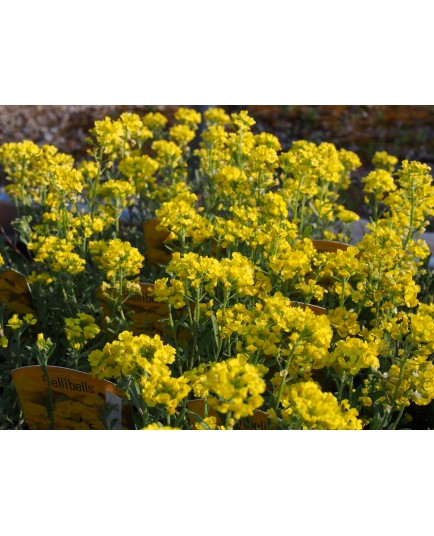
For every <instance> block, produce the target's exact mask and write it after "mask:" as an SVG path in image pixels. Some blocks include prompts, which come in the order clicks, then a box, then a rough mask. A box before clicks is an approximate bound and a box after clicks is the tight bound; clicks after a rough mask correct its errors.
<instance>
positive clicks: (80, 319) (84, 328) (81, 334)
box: [65, 313, 101, 350]
mask: <svg viewBox="0 0 434 536" xmlns="http://www.w3.org/2000/svg"><path fill="white" fill-rule="evenodd" d="M100 331H101V329H100V327H99V326H98V324H96V323H95V318H94V317H93V316H92V315H88V314H86V313H78V315H77V316H76V317H75V318H65V333H66V339H67V340H68V342H69V344H70V345H71V347H72V348H74V349H75V350H80V349H81V348H83V346H84V345H85V344H86V343H87V341H89V340H91V339H94V338H95V337H96V336H97V335H98V333H99V332H100Z"/></svg>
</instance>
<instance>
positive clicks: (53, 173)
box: [0, 108, 434, 430]
mask: <svg viewBox="0 0 434 536" xmlns="http://www.w3.org/2000/svg"><path fill="white" fill-rule="evenodd" d="M203 119H204V122H205V125H206V126H205V129H204V130H203V131H202V132H201V134H200V142H199V146H198V148H197V149H196V150H194V151H191V149H190V144H191V142H192V141H193V140H194V139H195V137H196V134H197V129H198V125H199V124H200V122H201V120H202V118H201V116H200V114H199V113H197V112H196V111H195V110H193V109H187V108H179V109H178V110H177V112H176V113H175V114H174V118H173V120H172V121H171V122H170V123H169V121H168V119H167V118H166V117H165V116H164V115H162V114H161V113H158V112H157V113H148V114H147V115H145V116H144V117H140V116H139V115H137V114H131V113H124V114H122V115H121V116H120V117H119V118H118V119H116V120H112V119H110V118H106V119H105V120H103V121H96V123H95V126H94V128H93V129H92V130H91V132H90V137H89V140H88V141H89V151H88V158H87V159H86V160H84V161H81V162H79V163H78V164H76V163H75V162H74V161H73V158H72V157H71V156H69V155H67V154H61V153H59V152H58V150H57V149H56V148H55V147H53V146H47V145H45V146H42V147H39V146H37V145H35V144H34V143H32V142H31V141H24V142H22V143H7V144H5V145H3V146H1V147H0V162H1V163H2V165H3V167H4V170H5V173H6V176H7V180H8V185H7V186H6V191H7V193H8V195H9V196H10V197H11V199H12V200H13V202H14V204H15V206H16V208H17V212H18V217H17V219H16V220H15V221H14V227H15V229H16V236H15V238H9V239H8V240H3V242H1V243H0V248H1V249H0V251H1V255H0V263H1V265H2V268H1V269H2V270H3V272H5V271H6V270H9V269H11V268H12V269H15V270H17V271H19V272H20V273H22V274H24V275H25V276H26V278H27V280H28V283H29V285H30V288H31V291H32V296H33V305H32V307H29V306H28V305H22V306H21V309H20V304H19V302H18V304H17V303H15V304H14V306H11V304H10V303H4V304H3V305H2V306H1V310H0V313H1V316H0V330H1V332H0V335H1V338H0V346H1V353H2V356H3V365H2V376H1V387H0V388H1V389H2V402H1V407H0V419H1V427H2V428H19V427H23V426H24V420H23V415H22V413H21V409H20V406H19V404H18V401H17V398H16V393H15V391H14V388H13V384H12V382H11V376H10V371H11V370H12V369H13V368H16V367H21V366H25V365H34V364H41V363H42V365H44V366H46V365H47V363H48V365H57V366H61V367H68V368H72V369H76V370H82V371H87V372H90V374H91V375H92V376H94V377H96V378H100V379H106V380H110V381H112V382H114V383H115V384H116V385H117V386H118V387H120V388H121V389H123V390H124V391H125V392H126V393H127V396H128V402H127V403H128V404H129V405H130V406H131V409H132V414H133V423H134V424H132V426H133V427H134V428H136V429H167V428H180V429H190V428H195V429H236V428H249V427H252V426H254V423H255V422H256V421H257V420H258V419H259V418H260V419H262V420H261V422H262V423H263V425H261V426H262V427H264V428H274V429H339V430H341V429H342V430H361V429H395V428H399V427H408V426H410V427H411V423H410V424H409V421H410V419H411V409H412V408H414V407H417V406H421V407H422V406H427V405H428V404H429V403H430V402H431V400H432V398H433V397H434V367H433V363H432V355H433V351H434V305H433V304H432V299H431V296H430V294H429V293H426V292H425V293H424V292H423V288H422V284H423V283H422V282H423V281H425V280H426V278H427V271H426V264H427V261H426V260H427V258H428V257H429V248H428V247H427V245H426V243H425V242H423V241H422V240H421V239H420V238H418V237H419V236H420V235H421V233H423V232H424V230H425V228H426V226H427V224H428V218H429V217H430V216H432V215H433V214H434V189H433V186H432V177H431V175H430V168H429V167H428V166H426V165H425V164H423V163H420V162H409V161H403V162H401V163H400V165H399V166H398V161H397V159H396V158H395V157H393V156H391V155H388V154H387V153H385V152H378V153H376V155H375V157H374V159H373V161H372V164H373V171H372V172H370V173H369V174H368V175H367V176H366V177H365V178H364V179H363V185H364V192H365V200H366V203H368V204H369V205H370V207H371V214H372V218H371V222H370V224H369V232H368V234H366V235H365V236H364V238H363V239H362V240H361V241H360V242H359V243H358V244H356V245H349V244H350V241H351V236H350V226H349V223H351V222H352V221H355V220H357V219H358V215H357V214H355V213H354V212H352V211H350V210H347V209H346V208H345V204H344V200H345V191H346V190H347V188H348V186H349V185H350V180H351V173H352V172H353V171H354V170H355V169H356V168H358V167H360V166H361V162H360V160H359V158H358V156H357V155H356V154H355V153H353V152H351V151H347V150H345V149H340V150H338V149H337V148H336V147H335V146H334V145H333V144H332V143H320V144H314V143H310V142H307V141H297V142H294V143H293V144H292V146H291V147H290V148H289V150H286V151H282V148H281V145H280V142H279V140H278V139H277V137H275V136H274V135H272V134H269V133H266V132H262V133H259V134H255V133H253V132H252V127H253V126H254V124H255V121H254V119H253V118H252V117H250V116H249V115H248V113H247V112H245V111H242V112H240V113H239V114H232V115H231V116H229V115H227V114H226V113H225V111H224V110H223V109H220V108H211V109H209V110H207V111H206V112H205V114H204V118H203ZM192 157H194V158H195V159H196V161H197V162H198V165H197V166H196V167H195V168H194V169H193V167H192V164H191V162H192V161H193V160H192ZM18 240H19V241H20V242H21V243H23V244H25V246H26V251H25V252H24V253H23V248H21V249H18V248H17V245H16V243H17V241H18ZM158 240H160V243H158ZM324 240H326V241H329V245H330V243H331V244H332V245H333V244H334V245H335V248H334V249H331V248H327V247H325V246H324V242H322V241H324ZM330 241H331V242H330ZM336 243H337V245H336ZM156 244H157V245H156ZM321 244H322V246H321ZM26 252H27V253H26ZM144 284H145V285H144ZM0 285H1V284H0ZM145 287H146V292H147V296H146V299H147V303H148V305H149V307H148V308H147V309H144V310H143V311H142V313H141V314H137V311H136V314H133V313H132V312H131V307H130V304H131V302H132V301H134V300H135V299H136V300H137V301H140V299H139V298H140V296H141V295H143V292H144V289H145ZM314 306H316V307H314ZM44 352H45V354H44ZM42 354H44V355H45V358H44V359H43V358H41V355H42ZM42 365H41V366H42ZM52 411H53V415H54V417H56V415H57V417H59V419H60V417H61V416H60V413H59V411H60V410H58V408H57V407H56V405H54V408H52ZM56 412H57V413H56ZM53 415H52V417H53ZM255 419H256V421H255ZM58 422H61V423H63V424H61V425H60V426H61V427H65V428H80V427H81V428H83V427H89V425H83V422H81V420H80V419H78V417H77V416H74V414H73V413H72V414H71V415H68V416H67V418H66V417H65V419H64V420H63V421H61V420H59V421H58ZM252 423H253V424H252ZM264 423H265V424H264ZM95 427H97V426H96V425H95Z"/></svg>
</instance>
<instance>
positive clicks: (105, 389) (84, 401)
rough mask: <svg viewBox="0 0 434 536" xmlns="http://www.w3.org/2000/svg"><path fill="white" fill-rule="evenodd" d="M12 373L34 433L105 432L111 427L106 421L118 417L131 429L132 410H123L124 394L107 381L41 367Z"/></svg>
mask: <svg viewBox="0 0 434 536" xmlns="http://www.w3.org/2000/svg"><path fill="white" fill-rule="evenodd" d="M11 374H12V379H13V382H14V385H15V388H16V390H17V393H18V398H19V401H20V404H21V408H22V410H23V413H24V418H25V421H26V422H27V424H28V425H29V428H30V429H32V430H47V429H50V428H53V429H55V430H104V429H107V428H109V426H108V425H107V419H108V418H110V416H111V415H112V416H113V417H115V418H116V416H119V414H121V415H122V428H128V427H130V426H131V415H130V413H129V412H128V409H129V408H127V407H124V408H122V399H126V394H125V392H124V391H122V390H121V389H119V388H118V387H116V385H114V384H113V383H111V382H109V381H107V380H99V379H97V378H94V377H93V376H91V375H90V374H87V373H86V372H81V371H78V370H73V369H68V368H64V367H53V366H48V367H44V368H43V367H41V366H39V365H33V366H30V367H21V368H18V369H15V370H13V371H12V372H11ZM107 393H111V395H113V396H115V398H113V397H111V396H110V394H109V395H108V394H107ZM107 401H108V403H107V404H106V402H107ZM119 401H120V403H121V404H120V405H121V408H119ZM112 406H116V407H117V409H114V408H113V407H112ZM119 409H120V413H119ZM114 412H115V413H114ZM113 417H112V420H113ZM116 426H119V425H118V424H116Z"/></svg>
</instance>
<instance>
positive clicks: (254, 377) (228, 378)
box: [206, 354, 268, 420]
mask: <svg viewBox="0 0 434 536" xmlns="http://www.w3.org/2000/svg"><path fill="white" fill-rule="evenodd" d="M267 370H268V369H267V368H266V367H264V366H262V365H256V366H255V365H251V364H249V363H247V356H244V355H241V354H239V355H237V357H235V358H232V359H227V360H226V361H222V362H219V363H214V364H212V365H211V366H210V368H209V370H208V373H207V377H206V385H207V387H208V390H209V393H210V396H209V398H208V404H209V407H210V408H213V409H215V410H216V411H218V412H219V413H231V415H232V416H233V418H235V419H236V420H238V419H241V418H242V417H248V416H251V415H253V413H254V411H255V410H256V409H258V408H259V407H261V406H262V404H263V402H264V399H263V397H262V396H261V395H262V393H263V392H264V391H265V387H266V386H265V381H264V380H263V379H262V376H263V375H264V374H265V372H267Z"/></svg>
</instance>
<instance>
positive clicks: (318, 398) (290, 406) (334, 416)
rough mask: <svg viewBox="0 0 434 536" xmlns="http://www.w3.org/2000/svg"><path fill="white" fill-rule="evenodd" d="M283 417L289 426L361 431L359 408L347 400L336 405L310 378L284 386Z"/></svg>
mask: <svg viewBox="0 0 434 536" xmlns="http://www.w3.org/2000/svg"><path fill="white" fill-rule="evenodd" d="M281 405H282V410H281V411H282V418H283V421H284V422H285V423H288V424H289V425H290V426H291V427H294V428H302V429H304V430H361V429H362V421H361V420H359V419H358V418H357V416H358V411H357V410H356V409H355V408H351V407H350V406H349V404H348V401H347V400H343V401H342V402H341V404H339V402H338V400H337V399H336V398H335V397H334V396H333V395H332V394H331V393H323V392H322V390H321V387H320V386H319V385H318V384H317V383H316V382H313V381H307V382H299V383H295V384H293V385H285V386H284V388H283V395H282V398H281Z"/></svg>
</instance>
